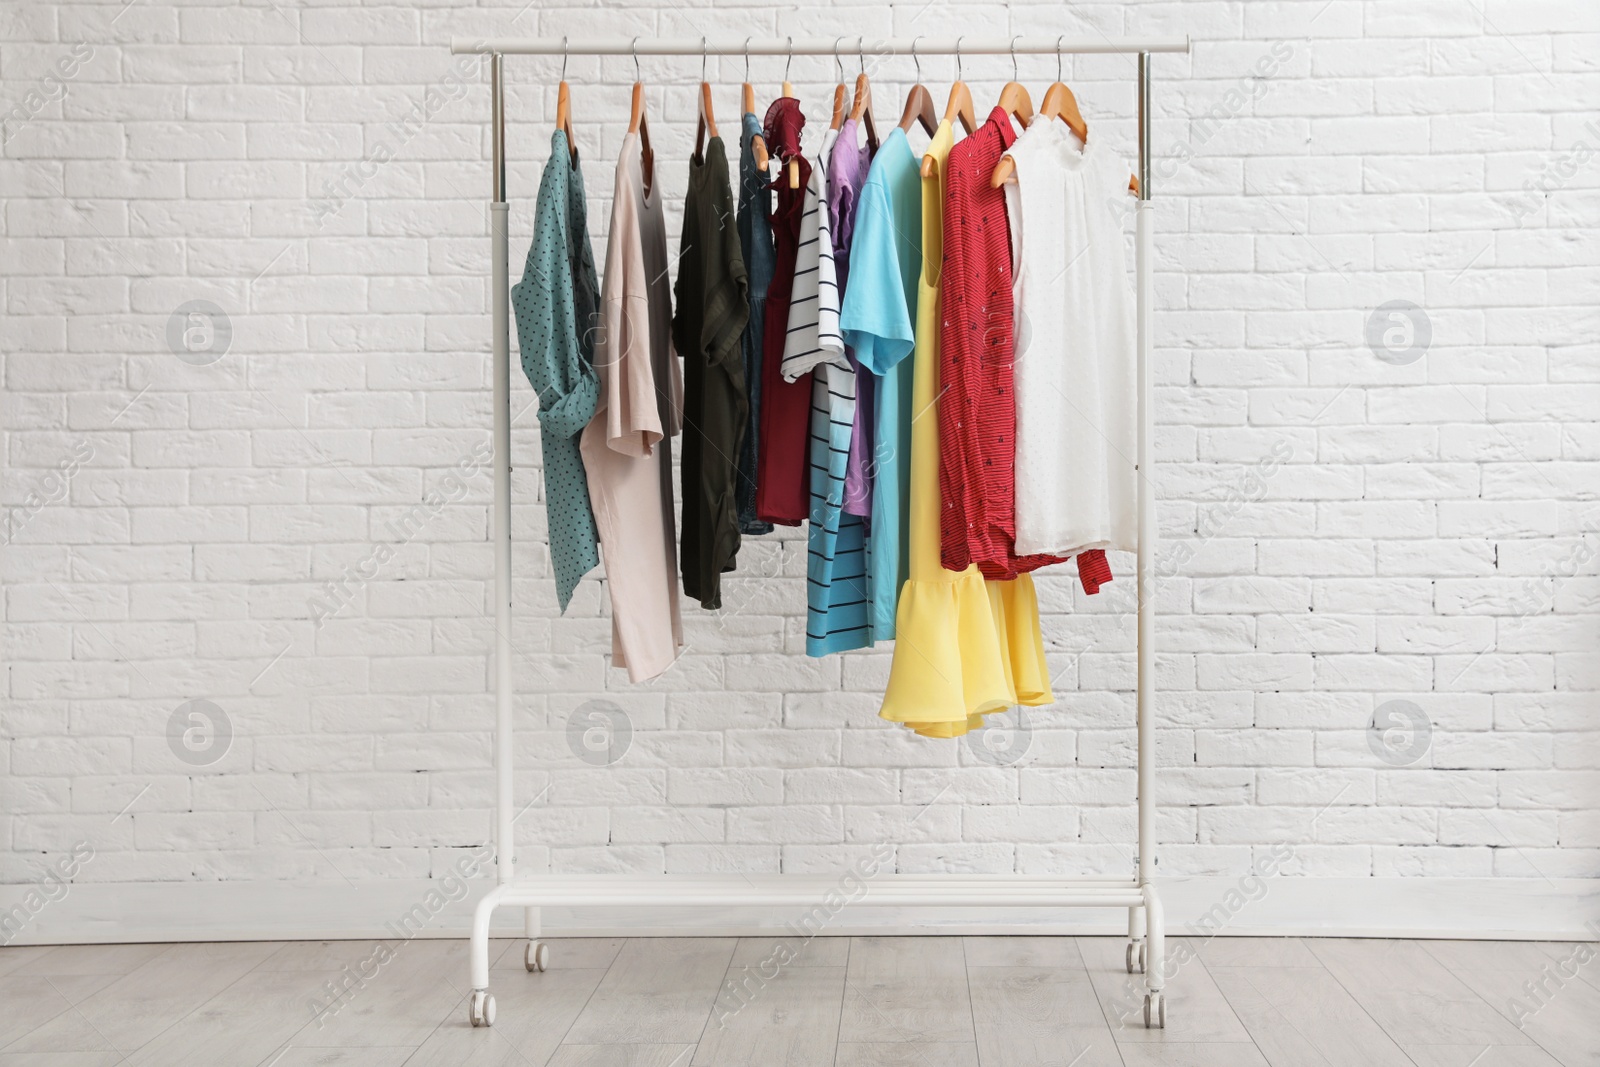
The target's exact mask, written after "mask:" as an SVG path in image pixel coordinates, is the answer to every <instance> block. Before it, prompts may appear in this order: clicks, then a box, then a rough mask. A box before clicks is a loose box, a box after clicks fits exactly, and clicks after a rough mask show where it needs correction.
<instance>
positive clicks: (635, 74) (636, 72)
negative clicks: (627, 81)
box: [628, 37, 644, 82]
mask: <svg viewBox="0 0 1600 1067" xmlns="http://www.w3.org/2000/svg"><path fill="white" fill-rule="evenodd" d="M628 50H629V51H631V52H632V53H633V80H634V81H636V82H642V81H644V75H643V74H641V73H639V38H637V37H635V38H634V39H633V43H632V44H630V45H628Z"/></svg>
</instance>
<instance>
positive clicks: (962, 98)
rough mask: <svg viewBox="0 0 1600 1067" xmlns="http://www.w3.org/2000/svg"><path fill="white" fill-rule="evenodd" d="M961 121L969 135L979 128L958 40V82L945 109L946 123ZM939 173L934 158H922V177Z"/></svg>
mask: <svg viewBox="0 0 1600 1067" xmlns="http://www.w3.org/2000/svg"><path fill="white" fill-rule="evenodd" d="M958 120H959V121H960V123H961V126H962V128H963V129H965V130H966V131H967V133H968V134H970V133H972V131H973V130H975V129H977V128H978V117H977V112H976V110H975V109H974V108H973V106H972V91H971V90H970V89H968V88H967V83H966V82H964V81H962V80H961V38H959V37H958V38H956V80H955V84H953V85H951V86H950V102H949V103H948V104H946V105H945V108H944V121H945V122H956V121H958ZM938 173H939V165H938V164H937V163H935V162H934V161H933V157H932V156H923V157H922V176H923V177H924V178H932V177H933V176H934V175H936V174H938Z"/></svg>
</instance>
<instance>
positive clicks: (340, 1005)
mask: <svg viewBox="0 0 1600 1067" xmlns="http://www.w3.org/2000/svg"><path fill="white" fill-rule="evenodd" d="M384 947H385V948H386V949H388V950H389V952H390V953H391V955H388V956H384V955H381V954H379V955H369V956H359V955H357V956H352V957H350V959H349V961H348V962H347V963H346V965H345V967H344V968H343V969H341V970H340V971H339V972H338V974H339V977H338V978H336V979H335V981H336V982H338V983H340V985H341V986H342V985H343V983H345V982H348V981H350V980H352V979H354V980H356V981H357V982H358V983H359V984H357V985H354V986H352V987H349V990H348V992H346V993H344V994H343V995H342V996H340V997H339V998H338V999H337V1000H334V1001H333V1002H332V1004H331V1005H330V1006H329V1007H328V1009H327V1010H326V1011H323V1012H319V1013H317V1014H316V1015H315V1016H314V1017H312V1018H308V1019H307V1021H306V1023H305V1025H304V1027H303V1028H302V1029H301V1031H300V1032H298V1033H297V1034H295V1035H294V1038H293V1040H292V1041H290V1044H292V1045H294V1046H296V1047H311V1048H365V1047H371V1046H389V1045H410V1046H412V1047H416V1046H418V1045H421V1044H422V1043H423V1042H424V1041H426V1040H428V1038H429V1036H431V1035H432V1034H433V1031H434V1029H435V1028H436V1027H438V1026H439V1025H440V1024H441V1023H442V1022H444V1021H445V1019H446V1018H447V1017H448V1016H449V1014H450V1013H451V1011H452V1010H454V1009H455V1007H456V1006H457V1005H458V1004H459V1003H460V1002H461V999H462V998H463V997H464V996H466V995H467V993H468V989H467V952H468V948H467V943H466V942H465V941H407V942H399V943H394V944H390V945H385V946H384ZM277 973H282V974H285V975H291V976H300V975H303V974H304V972H299V971H283V972H277ZM323 990H324V992H323V993H322V994H321V996H322V998H323V999H327V993H326V987H323Z"/></svg>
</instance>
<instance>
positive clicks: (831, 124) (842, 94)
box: [828, 37, 850, 133]
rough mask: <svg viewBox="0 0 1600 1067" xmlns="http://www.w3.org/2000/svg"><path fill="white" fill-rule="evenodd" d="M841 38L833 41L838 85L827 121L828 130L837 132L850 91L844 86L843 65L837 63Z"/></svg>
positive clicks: (834, 64) (841, 123)
mask: <svg viewBox="0 0 1600 1067" xmlns="http://www.w3.org/2000/svg"><path fill="white" fill-rule="evenodd" d="M842 40H844V38H843V37H835V38H834V39H833V66H834V69H835V70H837V71H838V72H839V84H838V85H836V86H835V87H834V90H833V118H831V119H830V120H828V129H830V130H833V131H834V132H836V133H837V132H838V130H839V127H840V126H841V125H843V124H844V115H845V106H844V105H845V101H846V100H849V99H850V90H849V89H848V88H846V86H845V84H844V64H843V63H841V62H839V42H840V41H842Z"/></svg>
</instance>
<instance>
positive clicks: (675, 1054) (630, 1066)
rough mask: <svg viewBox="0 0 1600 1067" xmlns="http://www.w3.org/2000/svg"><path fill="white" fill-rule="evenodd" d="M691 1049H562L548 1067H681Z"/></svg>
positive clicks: (603, 1047) (689, 1047) (580, 1047)
mask: <svg viewBox="0 0 1600 1067" xmlns="http://www.w3.org/2000/svg"><path fill="white" fill-rule="evenodd" d="M693 1054H694V1046H693V1045H678V1044H667V1045H644V1044H638V1045H634V1044H628V1045H562V1046H561V1047H560V1048H559V1049H557V1050H556V1054H555V1055H554V1056H553V1057H551V1059H550V1063H549V1065H548V1067H684V1065H685V1064H687V1063H688V1062H689V1057H690V1056H692V1055H693Z"/></svg>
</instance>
